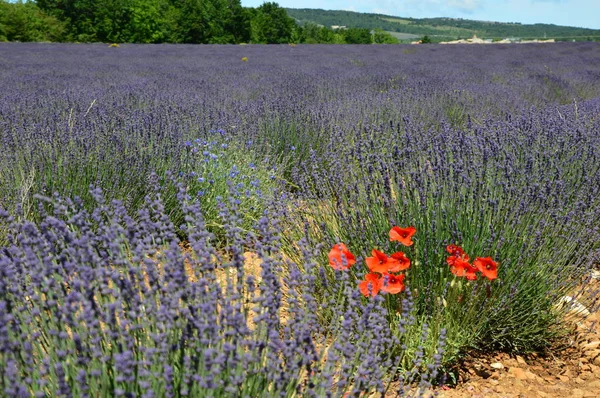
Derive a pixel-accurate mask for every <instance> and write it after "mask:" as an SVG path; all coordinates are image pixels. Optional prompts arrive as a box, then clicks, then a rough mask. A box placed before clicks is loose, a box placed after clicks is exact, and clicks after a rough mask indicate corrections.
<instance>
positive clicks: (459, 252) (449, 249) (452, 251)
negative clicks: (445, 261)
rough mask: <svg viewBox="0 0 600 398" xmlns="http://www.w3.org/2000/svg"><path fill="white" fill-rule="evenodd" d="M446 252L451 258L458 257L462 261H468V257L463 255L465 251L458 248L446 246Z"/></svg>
mask: <svg viewBox="0 0 600 398" xmlns="http://www.w3.org/2000/svg"><path fill="white" fill-rule="evenodd" d="M446 251H447V252H448V253H450V255H451V256H455V257H460V258H462V259H463V260H466V261H469V256H468V255H467V254H465V251H464V250H463V248H462V247H460V246H456V245H454V244H452V245H448V246H446Z"/></svg>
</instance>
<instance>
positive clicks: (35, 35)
mask: <svg viewBox="0 0 600 398" xmlns="http://www.w3.org/2000/svg"><path fill="white" fill-rule="evenodd" d="M64 32H65V26H64V24H63V23H61V22H60V21H58V20H57V19H56V18H55V17H52V16H50V15H47V14H46V13H44V12H43V11H41V10H40V9H39V8H38V6H37V5H36V4H35V3H34V2H31V1H27V2H22V1H19V2H16V3H9V2H6V1H1V0H0V41H7V40H8V41H62V40H63V36H64Z"/></svg>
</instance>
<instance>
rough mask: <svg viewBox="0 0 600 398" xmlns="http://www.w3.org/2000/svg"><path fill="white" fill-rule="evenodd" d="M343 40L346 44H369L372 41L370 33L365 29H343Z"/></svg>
mask: <svg viewBox="0 0 600 398" xmlns="http://www.w3.org/2000/svg"><path fill="white" fill-rule="evenodd" d="M343 32H344V39H345V40H346V43H348V44H371V43H372V42H373V39H372V37H371V31H370V30H369V29H366V28H348V29H344V30H343Z"/></svg>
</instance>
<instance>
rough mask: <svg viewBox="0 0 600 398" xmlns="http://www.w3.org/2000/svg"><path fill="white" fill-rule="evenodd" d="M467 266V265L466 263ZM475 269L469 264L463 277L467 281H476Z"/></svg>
mask: <svg viewBox="0 0 600 398" xmlns="http://www.w3.org/2000/svg"><path fill="white" fill-rule="evenodd" d="M467 264H469V263H467ZM476 272H477V268H475V267H473V266H472V265H471V264H469V266H468V267H467V269H466V273H465V277H466V278H467V280H470V281H476V280H477V273H476Z"/></svg>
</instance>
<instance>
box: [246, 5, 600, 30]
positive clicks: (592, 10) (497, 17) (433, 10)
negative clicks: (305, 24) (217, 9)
mask: <svg viewBox="0 0 600 398" xmlns="http://www.w3.org/2000/svg"><path fill="white" fill-rule="evenodd" d="M241 1H242V5H243V6H246V7H256V6H259V5H261V4H262V3H264V1H263V0H241ZM272 1H275V2H276V3H278V4H279V5H280V6H282V7H289V8H321V9H325V10H349V11H357V12H373V13H379V14H388V15H397V16H401V17H413V18H425V17H452V18H465V19H475V20H482V21H498V22H521V23H528V24H529V23H551V24H556V25H566V26H578V27H583V28H592V29H600V0H305V1H300V0H272Z"/></svg>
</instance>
